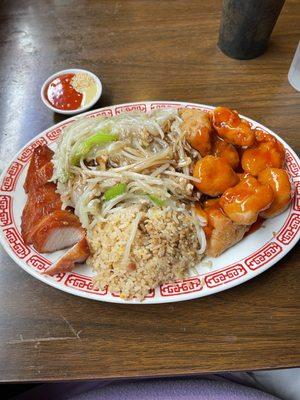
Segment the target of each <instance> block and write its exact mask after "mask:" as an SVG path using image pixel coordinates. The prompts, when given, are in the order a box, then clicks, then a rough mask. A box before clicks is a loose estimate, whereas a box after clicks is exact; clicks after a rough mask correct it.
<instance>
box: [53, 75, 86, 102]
mask: <svg viewBox="0 0 300 400" xmlns="http://www.w3.org/2000/svg"><path fill="white" fill-rule="evenodd" d="M74 75H75V74H64V75H61V76H58V77H56V78H54V79H53V81H51V82H50V83H49V85H48V86H47V88H46V98H47V100H48V101H49V103H50V104H51V105H52V107H55V108H57V109H59V110H77V109H78V108H79V107H80V106H81V102H82V97H83V96H82V94H81V93H79V92H77V91H76V90H75V89H74V88H73V86H72V85H71V80H72V78H73V77H74Z"/></svg>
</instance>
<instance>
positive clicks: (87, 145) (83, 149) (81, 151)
mask: <svg viewBox="0 0 300 400" xmlns="http://www.w3.org/2000/svg"><path fill="white" fill-rule="evenodd" d="M117 139H118V135H115V134H113V133H110V132H109V131H108V130H106V129H103V130H101V131H99V132H97V133H95V134H94V135H92V136H90V137H89V138H87V139H85V140H84V141H82V142H78V143H76V144H75V146H74V148H73V151H72V155H71V164H72V165H78V164H79V161H80V159H81V158H82V157H85V156H86V155H87V154H88V153H89V152H90V151H91V150H92V148H93V147H94V146H97V145H101V144H105V143H110V142H114V141H115V140H117Z"/></svg>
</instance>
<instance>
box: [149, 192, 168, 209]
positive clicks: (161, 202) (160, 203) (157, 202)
mask: <svg viewBox="0 0 300 400" xmlns="http://www.w3.org/2000/svg"><path fill="white" fill-rule="evenodd" d="M148 197H149V199H150V200H151V201H152V202H153V203H154V204H155V205H156V206H159V207H163V206H165V205H166V200H162V199H159V198H158V197H155V196H153V195H152V194H148Z"/></svg>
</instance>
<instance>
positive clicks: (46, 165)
mask: <svg viewBox="0 0 300 400" xmlns="http://www.w3.org/2000/svg"><path fill="white" fill-rule="evenodd" d="M52 157H53V152H52V150H50V149H49V148H48V147H47V146H39V147H38V148H36V149H35V150H34V152H33V155H32V158H31V161H30V164H29V168H28V172H27V176H26V180H25V183H24V190H25V192H26V193H27V201H26V204H25V207H24V210H23V214H22V223H21V231H22V236H23V239H24V241H25V243H26V244H32V245H33V246H34V248H35V249H36V250H37V251H39V252H41V253H47V252H53V251H56V250H61V249H64V248H67V247H69V246H72V245H73V244H75V243H77V242H78V241H79V240H80V239H82V238H83V237H84V236H85V231H84V229H83V228H82V226H81V223H80V221H79V219H78V217H77V216H76V215H74V214H73V213H72V212H71V211H68V210H62V209H61V207H62V202H61V199H60V195H59V194H58V193H57V192H56V184H55V183H53V182H49V179H51V178H52V173H53V165H52V161H50V160H51V159H52ZM51 165H52V166H51Z"/></svg>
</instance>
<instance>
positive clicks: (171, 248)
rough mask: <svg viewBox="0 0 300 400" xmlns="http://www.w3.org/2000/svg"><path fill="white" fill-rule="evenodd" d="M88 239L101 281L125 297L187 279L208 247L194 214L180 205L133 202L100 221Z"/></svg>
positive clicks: (92, 258) (93, 265)
mask: <svg viewBox="0 0 300 400" xmlns="http://www.w3.org/2000/svg"><path fill="white" fill-rule="evenodd" d="M198 229H199V230H200V227H199V228H198ZM88 238H89V243H90V247H91V252H92V257H91V258H90V259H89V260H88V264H89V265H90V266H91V267H92V268H93V269H94V270H95V272H96V274H97V275H96V278H95V279H96V283H97V285H98V286H99V287H100V288H101V289H104V287H105V286H106V285H108V287H109V288H110V291H111V292H117V293H121V294H122V297H125V298H132V297H137V298H143V297H144V296H146V295H147V294H148V292H149V289H150V288H155V287H156V286H157V285H159V284H161V283H166V282H172V281H174V280H175V279H180V278H184V277H185V276H186V274H187V271H188V270H189V268H190V267H191V266H195V265H197V264H198V263H199V261H200V260H201V258H202V254H203V251H204V248H205V247H204V246H205V237H204V234H203V233H202V232H201V233H200V238H201V240H202V241H201V244H202V248H199V240H198V238H197V230H196V227H195V221H194V217H193V215H192V214H191V213H189V211H188V209H186V208H184V207H183V208H182V209H180V208H179V206H177V207H168V206H165V207H157V206H154V207H152V206H151V205H150V207H149V206H148V205H147V204H144V206H142V207H141V206H139V205H138V204H133V205H129V206H128V207H126V210H124V209H120V210H118V211H117V212H115V213H111V214H109V215H108V217H107V219H106V221H105V222H100V221H99V222H98V223H97V224H96V225H95V226H94V227H93V228H92V230H91V231H90V233H89V235H88Z"/></svg>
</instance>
